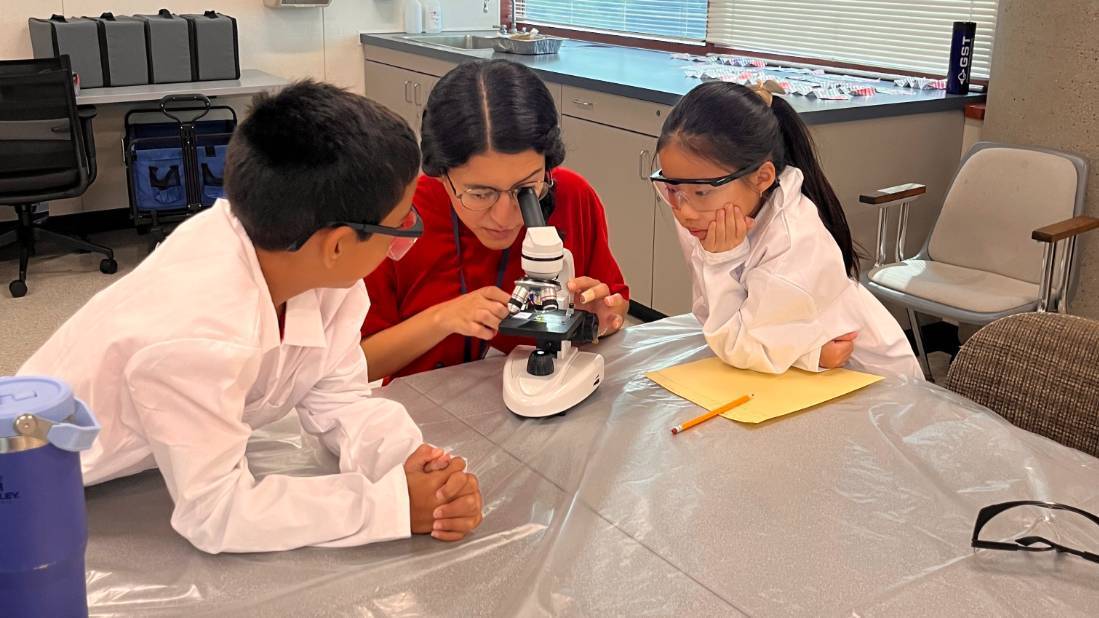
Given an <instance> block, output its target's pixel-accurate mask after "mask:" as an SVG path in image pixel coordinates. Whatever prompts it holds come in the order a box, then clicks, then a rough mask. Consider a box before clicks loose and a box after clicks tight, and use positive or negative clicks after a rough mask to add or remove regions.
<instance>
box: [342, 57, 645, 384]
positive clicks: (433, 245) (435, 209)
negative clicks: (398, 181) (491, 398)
mask: <svg viewBox="0 0 1099 618" xmlns="http://www.w3.org/2000/svg"><path fill="white" fill-rule="evenodd" d="M421 134H422V135H421V149H422V151H423V171H424V174H425V175H424V176H421V177H420V179H419V186H418V187H417V190H416V196H415V198H413V203H414V204H415V205H416V209H417V210H418V211H419V213H420V217H421V218H422V219H423V223H424V234H423V236H422V237H421V238H420V239H419V241H418V242H417V243H416V244H415V245H414V246H413V247H412V249H411V250H410V251H409V252H408V254H407V255H405V257H404V258H403V259H401V260H400V261H399V262H394V261H390V260H387V261H386V262H385V263H383V264H382V265H381V266H380V267H378V269H377V270H375V271H374V273H373V274H371V275H370V276H369V277H367V279H366V287H367V290H368V291H369V293H370V312H369V313H368V314H367V316H366V322H365V323H364V324H363V329H362V337H363V343H362V347H363V351H364V352H365V353H366V356H367V359H368V360H369V362H368V368H369V372H370V378H371V379H372V380H376V379H379V378H383V377H396V376H402V375H408V374H412V373H417V372H420V371H426V370H429V369H435V368H438V367H445V366H450V365H456V364H459V363H463V362H469V361H472V360H478V359H481V358H484V356H485V354H487V353H488V350H489V348H490V347H491V348H496V349H498V350H500V351H502V352H505V353H507V352H509V351H511V349H512V348H514V347H515V346H516V345H517V344H520V343H523V340H521V339H516V338H512V337H504V336H498V335H497V329H498V327H499V325H500V322H501V321H502V320H503V319H504V318H506V317H507V316H508V310H507V302H508V299H509V298H510V296H511V291H512V289H513V288H514V283H515V280H516V279H518V278H520V277H522V276H523V270H522V266H521V263H520V262H521V257H522V244H523V236H524V232H525V228H524V226H523V217H522V215H521V214H520V212H519V206H518V202H517V201H516V193H517V192H518V191H519V189H522V188H525V187H531V188H533V189H534V190H535V192H536V193H538V194H539V195H540V196H542V200H541V201H542V210H543V212H545V213H547V214H548V216H547V217H546V221H547V223H548V224H549V225H552V226H555V227H556V228H557V229H558V231H559V233H560V234H561V237H562V239H563V241H564V244H565V247H566V248H568V249H569V250H570V251H572V255H573V258H574V260H575V265H576V273H577V274H578V275H580V276H578V277H577V278H576V279H573V280H572V281H570V282H568V287H569V290H570V291H571V292H573V293H574V294H575V295H576V300H575V304H576V307H577V308H579V309H584V310H587V311H591V312H593V313H595V314H597V315H598V316H599V324H600V330H601V333H602V334H603V335H608V334H611V333H613V332H615V331H617V330H618V329H620V328H621V327H622V324H623V320H624V318H625V314H626V309H627V307H628V298H629V289H628V288H627V287H626V284H625V281H623V279H622V271H621V270H620V269H619V268H618V263H617V262H616V261H615V259H614V256H613V255H611V252H610V247H609V246H608V241H607V222H606V217H605V214H604V212H603V204H602V203H601V202H600V201H599V196H598V195H596V194H595V191H594V190H593V189H592V188H591V185H589V184H588V183H587V181H585V180H584V179H583V178H582V177H581V176H580V175H579V174H577V173H575V172H572V171H570V170H568V169H565V168H562V167H559V166H560V165H561V163H562V161H563V160H564V158H565V145H564V143H563V142H562V140H561V129H560V127H559V125H558V116H557V109H556V106H555V105H554V103H553V97H552V96H550V93H549V90H547V89H546V86H545V84H543V83H542V81H541V80H540V79H539V78H538V76H537V75H535V74H534V72H533V71H531V70H530V69H528V68H526V67H524V66H522V65H519V64H515V63H512V62H508V61H505V60H494V61H489V62H477V63H469V64H463V65H460V66H458V67H457V68H455V69H453V70H452V71H450V72H449V73H447V74H446V75H445V76H444V77H443V78H442V79H441V80H440V81H439V83H438V84H437V85H436V86H435V88H434V89H433V90H432V91H431V95H430V96H429V97H428V100H427V107H426V108H425V109H424V116H423V128H422V131H421Z"/></svg>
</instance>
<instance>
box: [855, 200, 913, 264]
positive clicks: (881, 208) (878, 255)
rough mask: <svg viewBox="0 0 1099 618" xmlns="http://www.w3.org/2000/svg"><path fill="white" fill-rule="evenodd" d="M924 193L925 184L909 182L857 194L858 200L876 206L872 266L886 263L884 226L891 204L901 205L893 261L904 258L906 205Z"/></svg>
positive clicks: (906, 227)
mask: <svg viewBox="0 0 1099 618" xmlns="http://www.w3.org/2000/svg"><path fill="white" fill-rule="evenodd" d="M924 193H927V186H926V185H921V184H916V183H914V182H910V183H907V184H903V185H897V186H895V187H886V188H884V189H878V190H877V191H871V192H870V193H863V194H862V195H860V196H859V201H860V202H862V203H863V204H870V205H871V206H875V207H877V208H878V239H877V242H876V243H875V246H876V247H877V249H876V251H875V255H874V268H877V267H879V266H881V265H882V264H885V263H886V255H885V254H886V244H887V241H886V238H885V235H886V229H885V226H886V221H887V219H888V214H889V209H890V208H891V207H893V206H900V207H901V215H900V217H899V218H898V219H897V240H896V245H895V247H894V251H893V260H894V261H895V262H901V261H903V260H904V244H905V239H906V237H907V234H908V206H909V204H911V203H912V201H913V200H915V199H916V198H917V197H919V196H921V195H923V194H924Z"/></svg>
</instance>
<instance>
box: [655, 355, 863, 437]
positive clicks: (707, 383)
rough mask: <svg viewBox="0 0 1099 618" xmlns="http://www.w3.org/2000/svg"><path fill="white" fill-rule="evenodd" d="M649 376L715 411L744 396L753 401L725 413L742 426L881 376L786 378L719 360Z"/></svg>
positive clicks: (791, 374) (796, 373) (837, 372)
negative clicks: (739, 367)
mask: <svg viewBox="0 0 1099 618" xmlns="http://www.w3.org/2000/svg"><path fill="white" fill-rule="evenodd" d="M646 377H647V378H649V379H650V380H652V381H653V382H656V383H657V384H659V385H660V386H663V387H664V388H666V389H668V390H669V391H671V392H673V393H675V394H676V395H679V396H680V397H683V398H684V399H687V400H688V401H691V402H693V403H695V404H698V405H700V406H702V407H703V408H706V409H707V410H713V409H715V408H719V407H721V406H723V405H725V404H727V403H729V402H730V401H733V400H734V399H737V398H738V397H741V396H742V395H751V396H752V400H751V401H749V402H748V403H745V404H743V405H741V406H739V407H737V408H734V409H732V410H730V411H729V412H726V413H725V414H722V416H724V417H725V418H728V419H732V420H734V421H740V422H741V423H762V422H763V421H767V420H770V419H773V418H777V417H779V416H784V415H786V414H791V413H793V412H797V411H799V410H804V409H806V408H810V407H812V406H815V405H819V404H822V403H824V402H826V401H830V400H832V399H835V398H836V397H840V396H843V395H846V394H848V393H852V392H854V391H857V390H859V389H860V388H864V387H867V386H870V385H871V384H873V383H875V382H877V381H879V380H881V379H882V378H881V377H879V376H875V375H870V374H867V373H860V372H858V371H850V370H848V369H832V370H830V371H825V372H822V373H810V372H808V371H802V370H800V369H790V370H789V371H787V372H786V373H784V374H782V375H772V374H766V373H757V372H755V371H748V370H745V369H736V368H734V367H730V366H729V365H726V364H725V363H723V362H721V360H720V359H718V358H707V359H704V360H700V361H695V362H693V363H687V364H685V365H678V366H676V367H668V368H667V369H661V370H660V371H654V372H652V373H649V374H646Z"/></svg>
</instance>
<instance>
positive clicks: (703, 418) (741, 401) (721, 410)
mask: <svg viewBox="0 0 1099 618" xmlns="http://www.w3.org/2000/svg"><path fill="white" fill-rule="evenodd" d="M751 399H752V396H751V395H744V396H743V397H741V398H739V399H734V400H733V401H730V402H729V403H727V404H725V405H723V406H721V407H720V408H714V409H713V410H710V411H709V412H707V413H705V414H703V415H702V416H699V417H696V418H692V419H691V420H689V421H687V422H686V423H683V424H682V425H676V426H675V427H672V435H673V436H674V435H675V434H677V433H680V432H682V431H687V430H688V429H690V428H691V427H694V426H695V425H701V424H702V423H705V422H706V421H708V420H710V419H711V418H713V417H715V416H717V415H719V414H725V413H726V412H728V411H729V410H732V409H733V408H735V407H737V406H742V405H744V404H746V403H748V402H749V401H750V400H751Z"/></svg>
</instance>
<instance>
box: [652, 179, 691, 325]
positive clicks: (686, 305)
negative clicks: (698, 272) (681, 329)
mask: <svg viewBox="0 0 1099 618" xmlns="http://www.w3.org/2000/svg"><path fill="white" fill-rule="evenodd" d="M675 226H676V223H675V217H674V216H673V215H672V209H671V208H669V207H668V205H667V204H665V203H664V202H662V201H660V200H659V198H658V199H657V205H656V231H655V240H654V242H653V304H652V308H653V309H656V310H657V311H659V312H660V313H663V314H664V315H679V314H681V313H690V311H691V271H690V269H689V268H688V267H687V261H686V259H685V258H684V257H683V250H682V249H681V248H680V247H679V239H678V238H677V237H676V232H675Z"/></svg>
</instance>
